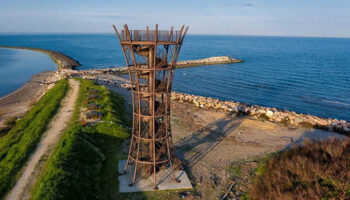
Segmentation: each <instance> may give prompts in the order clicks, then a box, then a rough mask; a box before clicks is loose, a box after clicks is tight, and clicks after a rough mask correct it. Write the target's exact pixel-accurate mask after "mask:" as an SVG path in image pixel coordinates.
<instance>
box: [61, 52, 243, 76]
mask: <svg viewBox="0 0 350 200" xmlns="http://www.w3.org/2000/svg"><path fill="white" fill-rule="evenodd" d="M240 62H243V61H242V60H240V59H235V58H231V57H230V56H216V57H210V58H204V59H199V60H185V61H179V62H177V65H176V67H175V68H186V67H194V66H205V65H215V64H230V63H240ZM60 73H61V74H62V75H63V76H85V77H90V78H91V77H92V76H94V75H98V74H127V73H128V68H127V67H109V68H101V69H88V70H70V69H64V70H61V72H60Z"/></svg>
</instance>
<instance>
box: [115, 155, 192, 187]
mask: <svg viewBox="0 0 350 200" xmlns="http://www.w3.org/2000/svg"><path fill="white" fill-rule="evenodd" d="M125 163H126V160H120V161H119V162H118V170H119V174H121V173H123V169H124V166H125ZM133 171H134V170H133V169H132V170H131V169H130V167H128V170H127V172H126V174H124V175H119V177H118V180H119V192H120V193H127V192H143V191H153V190H154V185H153V176H150V177H148V178H141V179H139V180H137V181H136V183H135V184H133V185H132V186H129V185H130V183H131V178H132V172H133ZM170 173H171V170H170V169H162V170H160V171H159V172H157V175H156V176H157V180H159V181H158V182H159V183H158V185H157V187H158V190H174V189H192V188H193V187H192V185H191V182H190V180H189V179H188V176H187V174H186V172H185V171H183V170H176V171H175V172H173V173H175V175H176V178H177V180H179V182H177V181H175V180H174V179H173V176H172V175H171V174H170Z"/></svg>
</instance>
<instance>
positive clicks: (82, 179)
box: [31, 79, 185, 200]
mask: <svg viewBox="0 0 350 200" xmlns="http://www.w3.org/2000/svg"><path fill="white" fill-rule="evenodd" d="M79 80H80V81H81V85H80V91H79V97H78V101H77V103H76V106H75V111H74V116H73V119H74V120H72V121H71V124H70V125H69V126H68V129H67V130H66V131H65V133H64V135H63V137H62V139H61V140H60V142H59V144H58V146H57V148H56V149H55V151H54V153H53V154H52V155H51V156H50V157H49V159H48V161H47V163H46V165H45V167H44V170H43V172H42V174H41V175H40V177H39V179H38V181H37V182H36V183H35V185H34V188H33V189H32V198H31V199H35V200H39V199H40V200H48V199H50V200H52V199H70V200H74V199H79V200H80V199H106V200H112V199H121V200H124V199H135V200H136V199H181V198H180V197H179V194H180V193H181V192H183V191H185V190H173V191H156V192H142V193H141V192H140V193H123V194H122V193H119V183H118V161H119V160H121V159H126V156H127V155H125V154H123V153H122V152H121V144H122V142H123V141H125V139H128V138H129V135H130V133H129V130H128V129H127V128H126V127H130V121H129V120H128V113H126V110H125V107H124V100H123V98H122V97H120V96H119V95H118V94H116V93H114V92H112V91H109V90H108V89H106V88H105V87H102V86H98V85H96V84H95V83H93V82H92V81H87V80H81V79H79ZM86 87H89V88H90V89H91V88H95V89H98V90H100V91H101V94H100V96H101V99H100V100H98V101H97V103H99V104H101V105H102V111H101V112H102V113H103V119H102V121H103V122H101V123H97V124H95V125H93V126H83V125H82V124H81V122H80V121H79V116H80V109H81V107H86V104H85V103H84V100H85V99H86V97H87V89H86Z"/></svg>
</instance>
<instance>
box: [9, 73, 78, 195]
mask: <svg viewBox="0 0 350 200" xmlns="http://www.w3.org/2000/svg"><path fill="white" fill-rule="evenodd" d="M69 86H70V89H69V90H68V92H67V95H66V96H65V97H64V98H63V100H62V104H61V108H60V109H59V111H58V113H57V114H56V115H55V116H54V117H53V119H52V121H51V122H50V124H49V127H48V129H47V130H46V131H45V133H44V134H43V137H42V139H41V141H40V142H39V144H38V146H37V148H36V150H35V151H34V153H33V154H32V155H31V156H30V158H29V161H28V162H27V164H26V166H25V168H24V170H23V172H22V174H21V176H20V178H19V179H18V181H17V183H16V185H15V186H14V188H13V189H12V190H11V191H10V192H9V194H8V195H7V197H6V199H8V200H17V199H21V200H22V199H29V198H30V188H31V186H33V184H34V182H35V179H36V178H37V177H38V175H39V173H40V169H41V168H42V167H43V166H44V164H45V160H46V158H47V157H48V156H49V155H50V154H51V153H52V151H53V150H54V147H55V145H56V144H57V142H58V141H59V139H60V137H61V135H62V133H63V130H64V129H65V128H66V126H67V123H68V122H69V120H70V119H71V118H72V115H73V111H74V105H75V102H76V100H77V98H78V93H79V81H77V80H74V79H70V80H69Z"/></svg>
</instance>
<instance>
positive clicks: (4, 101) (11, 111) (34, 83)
mask: <svg viewBox="0 0 350 200" xmlns="http://www.w3.org/2000/svg"><path fill="white" fill-rule="evenodd" d="M53 75H54V72H53V71H46V72H42V73H39V74H36V75H34V76H32V77H31V79H30V81H28V82H27V83H25V84H24V85H22V86H21V87H20V88H18V89H17V90H15V91H13V92H12V93H10V94H7V95H5V96H3V97H0V132H1V129H6V128H8V126H7V125H6V123H7V122H8V121H11V120H13V119H16V118H19V117H22V116H23V115H24V114H25V113H26V112H27V111H28V110H29V109H30V108H31V107H32V105H34V103H35V102H37V101H38V100H39V99H40V98H41V97H42V96H43V95H44V94H45V93H46V92H47V91H48V90H49V89H50V88H52V87H53V86H54V83H49V82H47V80H48V79H49V78H50V77H52V76H53Z"/></svg>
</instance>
